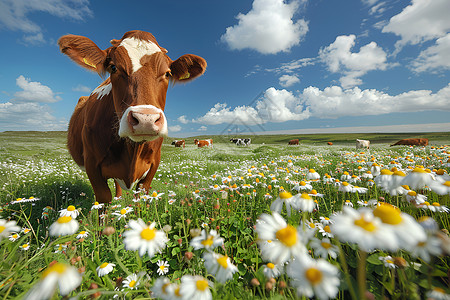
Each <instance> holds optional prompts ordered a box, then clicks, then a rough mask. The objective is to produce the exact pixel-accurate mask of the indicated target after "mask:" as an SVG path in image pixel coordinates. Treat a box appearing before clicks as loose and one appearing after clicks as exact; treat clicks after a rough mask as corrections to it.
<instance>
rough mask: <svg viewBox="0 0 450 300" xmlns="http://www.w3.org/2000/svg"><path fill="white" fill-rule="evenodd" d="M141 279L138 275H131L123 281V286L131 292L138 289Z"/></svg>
mask: <svg viewBox="0 0 450 300" xmlns="http://www.w3.org/2000/svg"><path fill="white" fill-rule="evenodd" d="M139 283H140V281H139V277H138V275H137V274H135V273H133V274H131V275H128V276H127V277H126V278H125V279H124V280H123V281H122V285H123V287H124V288H128V289H131V290H134V289H137V288H138V286H139Z"/></svg>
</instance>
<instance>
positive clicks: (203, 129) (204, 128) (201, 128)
mask: <svg viewBox="0 0 450 300" xmlns="http://www.w3.org/2000/svg"><path fill="white" fill-rule="evenodd" d="M207 129H208V127H206V126H200V128H199V129H197V130H198V131H206V130H207Z"/></svg>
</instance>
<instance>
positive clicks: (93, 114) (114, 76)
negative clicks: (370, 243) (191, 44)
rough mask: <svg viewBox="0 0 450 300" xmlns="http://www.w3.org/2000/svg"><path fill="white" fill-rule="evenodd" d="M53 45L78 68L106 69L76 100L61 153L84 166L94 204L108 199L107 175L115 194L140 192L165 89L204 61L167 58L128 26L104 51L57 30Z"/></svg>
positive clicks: (156, 150)
mask: <svg viewBox="0 0 450 300" xmlns="http://www.w3.org/2000/svg"><path fill="white" fill-rule="evenodd" d="M58 44H59V48H60V50H61V52H62V53H64V54H66V55H68V56H69V57H70V58H71V59H72V60H73V61H75V62H76V63H77V64H79V65H81V66H82V67H84V68H86V69H88V70H91V71H94V72H97V73H98V74H99V75H104V74H105V73H109V77H108V78H107V79H106V80H105V81H104V82H103V83H102V84H101V85H100V86H99V87H97V88H96V89H95V90H94V91H93V92H92V93H91V95H90V96H89V97H81V98H80V100H79V101H78V104H77V105H76V107H75V111H74V113H73V115H72V118H71V119H70V123H69V129H68V141H67V146H68V149H69V152H70V154H71V155H72V157H73V159H74V160H75V162H76V163H77V164H78V165H79V166H80V167H81V168H83V169H84V170H86V173H87V175H88V177H89V180H90V182H91V184H92V187H93V189H94V193H95V197H96V201H98V202H101V203H105V202H110V201H111V198H112V197H111V191H110V189H109V187H108V183H107V180H108V178H114V179H115V185H116V196H120V195H121V194H122V189H127V190H130V189H133V187H134V186H138V187H139V186H142V187H143V188H145V189H147V190H148V189H149V188H150V183H151V182H152V179H153V177H154V175H155V172H156V170H157V168H158V166H159V162H160V160H161V145H162V142H163V137H164V136H167V120H166V117H165V115H164V106H165V104H166V93H167V88H168V87H169V84H170V82H173V83H176V82H186V81H189V80H191V79H194V78H196V77H198V76H200V75H202V74H203V73H204V72H205V69H206V61H205V60H204V59H203V58H201V57H199V56H196V55H192V54H186V55H183V56H181V57H180V58H178V59H177V60H175V61H172V60H171V59H170V58H169V57H168V56H167V55H166V53H167V50H166V49H164V48H162V47H161V46H159V45H158V42H157V41H156V39H155V37H154V36H153V35H152V34H151V33H148V32H144V31H129V32H127V33H125V34H124V36H123V37H122V38H121V39H120V40H112V41H111V44H112V46H111V47H109V48H107V49H105V50H101V49H100V48H98V47H97V45H96V44H95V43H94V42H92V41H91V40H90V39H88V38H86V37H83V36H76V35H65V36H63V37H61V38H60V39H59V41H58Z"/></svg>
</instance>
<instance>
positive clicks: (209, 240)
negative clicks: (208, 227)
mask: <svg viewBox="0 0 450 300" xmlns="http://www.w3.org/2000/svg"><path fill="white" fill-rule="evenodd" d="M213 240H214V236H212V235H209V236H208V238H207V239H206V240H203V241H202V242H201V243H202V245H203V246H206V247H211V246H212V244H213Z"/></svg>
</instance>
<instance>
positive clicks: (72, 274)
mask: <svg viewBox="0 0 450 300" xmlns="http://www.w3.org/2000/svg"><path fill="white" fill-rule="evenodd" d="M81 279H82V277H81V274H80V273H79V272H78V270H77V269H76V268H75V267H72V266H69V265H66V264H62V263H58V262H57V263H54V264H51V265H50V266H49V267H48V268H47V269H46V270H45V271H44V272H43V273H42V278H41V279H40V281H39V282H38V283H37V284H35V285H34V286H33V287H32V288H31V290H30V291H29V292H28V293H27V295H26V296H25V299H26V300H40V299H51V298H52V296H53V293H54V292H55V290H56V287H57V286H58V287H59V293H60V294H61V296H67V295H68V294H69V293H70V292H71V291H73V290H74V289H76V288H77V287H78V286H79V285H80V284H81Z"/></svg>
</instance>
